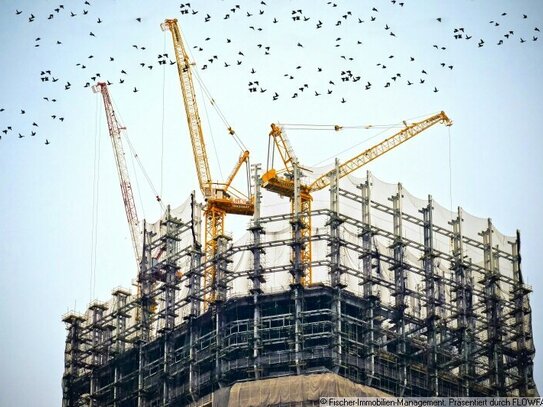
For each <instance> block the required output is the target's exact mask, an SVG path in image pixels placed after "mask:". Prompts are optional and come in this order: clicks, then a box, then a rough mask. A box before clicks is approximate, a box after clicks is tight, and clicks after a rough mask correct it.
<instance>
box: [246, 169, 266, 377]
mask: <svg viewBox="0 0 543 407" xmlns="http://www.w3.org/2000/svg"><path fill="white" fill-rule="evenodd" d="M260 168H261V167H260V164H256V165H254V166H253V179H254V188H255V189H254V197H255V212H254V214H253V219H252V222H251V226H250V227H249V232H250V233H251V235H252V245H251V248H250V250H251V253H252V255H253V269H252V270H251V272H250V273H249V279H250V280H251V283H252V286H251V289H250V290H249V292H250V293H251V295H252V296H253V355H252V362H253V366H252V370H253V372H254V378H255V380H258V379H259V378H260V377H261V373H262V364H261V361H260V353H261V351H262V338H261V336H260V329H261V305H260V295H261V294H262V288H261V284H262V283H265V281H266V280H265V279H264V276H263V270H262V264H261V255H262V254H264V249H262V247H261V235H263V234H264V228H263V227H262V224H261V221H260V206H261V202H262V193H261V191H260V188H261V183H262V180H261V179H260Z"/></svg>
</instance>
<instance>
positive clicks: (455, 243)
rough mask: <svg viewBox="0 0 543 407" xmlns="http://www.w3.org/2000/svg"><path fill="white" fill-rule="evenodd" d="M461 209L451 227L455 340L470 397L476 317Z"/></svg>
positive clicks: (463, 385) (462, 379)
mask: <svg viewBox="0 0 543 407" xmlns="http://www.w3.org/2000/svg"><path fill="white" fill-rule="evenodd" d="M463 221H464V219H463V215H462V208H460V207H458V214H457V216H456V219H453V220H452V221H451V222H450V223H451V225H452V237H451V243H452V257H453V260H452V261H451V269H452V270H453V272H454V278H455V282H454V286H453V289H454V291H455V292H456V309H457V311H456V341H457V343H458V345H457V348H458V354H459V355H458V356H459V358H460V372H459V376H460V383H461V388H462V394H461V395H462V396H463V397H470V396H471V395H472V394H471V383H473V380H474V378H475V366H474V360H473V357H472V352H473V340H474V338H473V335H474V330H475V315H474V313H473V278H472V272H471V267H470V263H469V262H468V261H466V256H465V254H464V242H463V238H464V236H463V232H462V222H463Z"/></svg>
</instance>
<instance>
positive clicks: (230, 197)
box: [161, 19, 254, 303]
mask: <svg viewBox="0 0 543 407" xmlns="http://www.w3.org/2000/svg"><path fill="white" fill-rule="evenodd" d="M161 28H162V30H163V31H170V32H171V34H172V39H173V45H174V50H175V57H176V60H177V70H178V73H179V80H180V83H181V93H182V94H183V102H184V105H185V113H186V117H187V124H188V128H189V134H190V140H191V144H192V152H193V155H194V162H195V164H196V174H197V176H198V182H199V185H200V190H201V191H202V194H203V196H204V198H205V200H206V206H205V210H204V216H205V240H204V250H205V256H206V260H207V261H209V260H211V259H213V258H214V257H215V256H216V255H217V249H218V246H217V238H218V237H220V236H223V235H224V233H225V229H224V220H225V216H226V214H227V213H231V214H238V215H247V216H251V215H252V214H253V213H254V203H253V199H252V198H251V197H249V196H248V195H249V194H247V195H244V194H242V193H240V192H238V191H234V190H233V188H232V186H231V184H232V181H233V180H234V178H235V176H236V174H237V173H238V171H239V169H240V168H241V166H242V165H243V164H244V163H248V159H249V152H248V151H243V152H242V154H241V156H240V158H239V160H238V162H237V163H236V165H235V166H234V169H233V170H232V173H231V174H230V176H229V177H228V179H227V180H226V181H225V182H213V180H212V177H211V171H210V168H209V160H208V156H207V152H206V146H205V141H204V135H203V132H202V125H201V119H200V114H199V113H198V105H197V101H196V92H195V91H194V84H193V80H192V70H191V67H192V65H193V63H192V62H191V61H190V58H189V56H188V53H187V51H186V49H185V46H184V43H183V39H182V37H181V31H180V30H179V26H178V24H177V19H167V20H165V21H164V23H162V24H161ZM228 131H229V133H230V134H231V135H234V131H233V130H232V128H229V129H228ZM215 276H216V269H215V267H214V266H213V265H211V266H209V267H208V268H207V269H206V270H205V273H204V290H205V292H206V293H208V294H207V295H206V301H207V302H209V303H212V302H214V301H215V292H214V290H215Z"/></svg>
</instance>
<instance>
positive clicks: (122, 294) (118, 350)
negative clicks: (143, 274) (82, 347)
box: [112, 288, 130, 407]
mask: <svg viewBox="0 0 543 407" xmlns="http://www.w3.org/2000/svg"><path fill="white" fill-rule="evenodd" d="M112 295H113V297H115V301H114V304H115V310H114V315H115V322H114V324H115V327H114V332H115V334H114V337H113V355H115V356H119V355H121V354H122V353H124V351H125V348H126V337H125V335H126V321H127V319H128V318H129V317H130V315H128V314H126V312H125V310H124V308H125V307H126V302H127V299H128V297H129V296H130V292H128V291H125V290H123V289H120V288H118V289H116V290H114V291H113V293H112ZM114 366H115V367H114V371H113V380H114V384H113V407H117V406H118V405H119V397H120V381H121V373H120V369H119V364H118V363H116V362H114Z"/></svg>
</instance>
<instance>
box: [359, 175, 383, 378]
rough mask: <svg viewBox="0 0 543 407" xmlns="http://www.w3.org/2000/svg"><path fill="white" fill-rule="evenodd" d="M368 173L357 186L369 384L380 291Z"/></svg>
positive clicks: (372, 367)
mask: <svg viewBox="0 0 543 407" xmlns="http://www.w3.org/2000/svg"><path fill="white" fill-rule="evenodd" d="M371 186H372V183H371V173H370V172H369V171H368V172H367V174H366V181H365V182H364V183H363V184H361V185H360V186H359V188H360V194H361V203H362V228H361V230H360V235H359V236H360V238H361V239H362V254H361V255H360V259H362V279H361V282H360V283H359V284H361V285H362V289H363V298H364V317H365V318H364V319H365V321H366V329H365V330H364V334H363V343H364V345H365V352H364V356H363V358H364V384H366V385H367V386H372V385H374V384H375V382H376V381H377V380H378V377H377V375H376V372H375V368H376V366H375V357H376V353H377V340H376V333H377V330H378V329H379V326H378V319H377V316H376V310H377V308H378V307H379V300H380V298H379V295H378V293H377V288H376V286H375V282H374V278H373V273H374V271H373V270H374V269H376V270H377V273H379V272H380V269H379V267H380V264H379V255H378V252H377V250H376V249H375V248H374V244H373V239H374V237H373V235H374V233H373V229H372V227H371Z"/></svg>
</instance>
